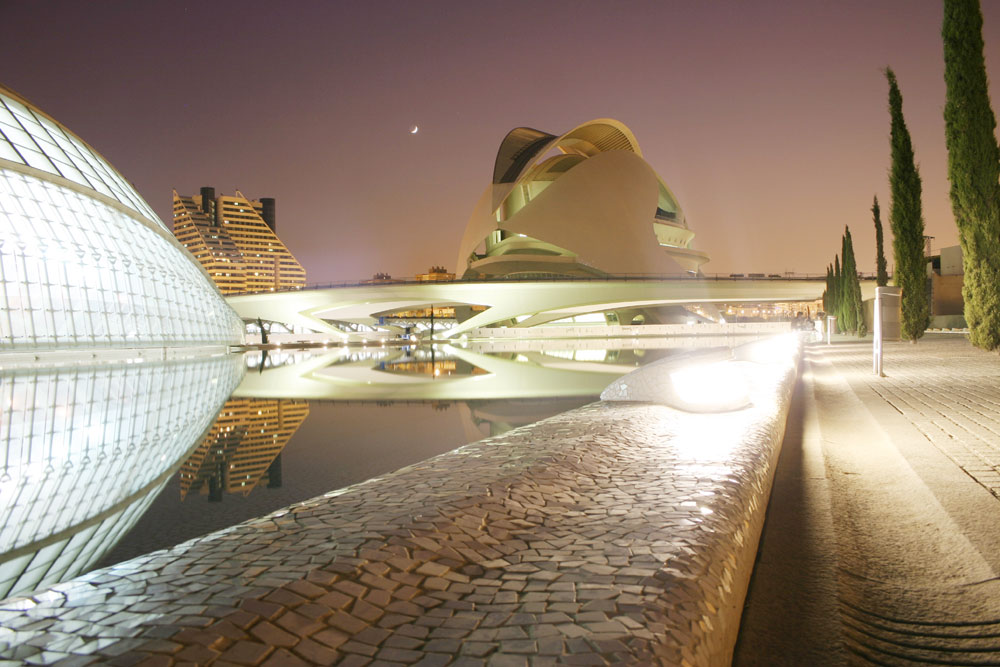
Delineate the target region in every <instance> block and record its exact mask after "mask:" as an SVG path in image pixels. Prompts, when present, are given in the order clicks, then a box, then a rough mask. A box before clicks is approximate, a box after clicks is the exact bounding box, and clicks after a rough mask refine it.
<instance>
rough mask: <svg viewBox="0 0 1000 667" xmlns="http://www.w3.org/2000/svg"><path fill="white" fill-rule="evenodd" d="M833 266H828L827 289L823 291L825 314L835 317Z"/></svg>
mask: <svg viewBox="0 0 1000 667" xmlns="http://www.w3.org/2000/svg"><path fill="white" fill-rule="evenodd" d="M832 303H833V264H827V265H826V289H825V290H823V312H825V313H826V314H827V315H833V309H832V305H831V304H832Z"/></svg>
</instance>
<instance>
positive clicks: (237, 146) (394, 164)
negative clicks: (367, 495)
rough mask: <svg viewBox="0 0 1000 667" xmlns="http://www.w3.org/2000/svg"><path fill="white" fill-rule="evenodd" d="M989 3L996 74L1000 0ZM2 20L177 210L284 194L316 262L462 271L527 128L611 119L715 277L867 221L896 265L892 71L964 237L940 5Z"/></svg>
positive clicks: (119, 155)
mask: <svg viewBox="0 0 1000 667" xmlns="http://www.w3.org/2000/svg"><path fill="white" fill-rule="evenodd" d="M983 10H984V18H985V28H984V33H985V34H984V37H985V40H986V46H987V54H986V56H987V68H988V70H989V71H990V72H993V73H996V72H1000V6H997V5H992V4H989V3H986V5H985V6H984V8H983ZM0 23H2V25H3V29H2V31H0V34H2V39H0V62H2V63H3V64H4V66H3V68H2V75H0V76H2V79H0V80H2V81H3V83H5V84H6V85H8V86H10V87H11V88H13V89H14V90H16V91H18V92H20V93H21V94H23V95H24V96H26V97H27V98H28V99H30V100H32V101H33V102H34V103H35V104H37V105H38V106H40V107H41V108H42V109H43V110H45V111H47V112H48V113H50V114H52V115H53V116H54V117H56V118H57V119H59V120H60V121H62V122H63V123H64V124H65V125H66V126H67V127H69V128H70V129H72V130H73V131H75V132H76V133H77V134H79V135H80V136H81V137H82V138H83V139H84V140H86V141H87V142H89V143H90V144H91V145H93V146H94V147H95V148H96V149H97V150H98V151H100V152H101V153H103V154H104V156H105V157H107V158H108V159H109V160H110V161H111V163H112V164H114V165H115V166H116V167H117V168H118V169H119V170H120V171H121V172H122V173H123V174H124V175H125V176H126V177H127V178H129V179H130V180H131V181H132V182H133V183H135V185H136V187H137V188H138V189H139V192H140V193H141V194H142V195H143V196H144V197H145V198H146V199H147V200H148V201H149V202H150V204H151V205H152V206H153V207H154V208H155V209H156V211H157V212H158V213H159V214H160V215H161V217H163V219H164V220H169V216H170V191H171V188H177V189H178V190H179V191H180V192H182V193H185V194H194V193H196V192H197V190H198V188H199V187H200V186H202V185H213V186H215V187H216V189H217V190H218V191H219V192H231V191H233V190H234V189H235V188H239V189H240V190H242V191H243V192H244V193H245V194H246V195H247V196H249V197H251V198H257V197H268V196H270V197H275V198H276V199H277V213H278V231H279V234H280V236H281V238H282V239H283V240H284V241H285V243H286V244H287V245H288V246H289V248H290V249H291V250H292V252H293V253H294V254H295V255H296V256H297V257H298V258H299V260H300V261H301V262H302V263H303V264H304V265H305V266H306V269H307V271H308V279H309V281H310V282H319V281H332V280H348V279H355V278H364V277H368V276H370V275H371V274H373V273H375V272H376V271H387V272H389V273H392V274H393V275H395V276H408V275H413V274H415V273H419V272H422V271H425V270H426V269H427V268H428V267H430V266H431V265H432V264H444V265H445V266H448V267H452V266H453V264H454V261H455V256H456V254H457V251H458V242H459V240H460V239H461V235H462V231H463V229H464V228H465V224H466V221H467V219H468V216H469V214H470V213H471V211H472V207H473V205H474V204H475V202H476V200H477V199H478V198H479V196H480V194H481V193H482V191H483V188H484V187H485V186H486V185H487V184H488V182H489V179H490V177H491V175H492V168H493V159H494V156H495V153H496V149H497V146H498V144H499V142H500V140H501V139H502V138H503V136H504V134H506V132H507V131H508V130H510V129H511V128H513V127H516V126H519V125H527V126H531V127H536V128H538V129H541V130H545V131H548V132H552V133H562V132H565V131H567V130H569V129H571V128H572V127H574V126H576V125H578V124H580V123H582V122H585V121H587V120H590V119H593V118H598V117H612V118H617V119H618V120H620V121H622V122H624V123H625V124H626V125H628V126H629V127H630V128H632V130H633V131H634V132H635V135H636V137H637V138H638V140H639V144H640V146H641V147H642V150H643V153H644V155H645V157H646V159H647V160H648V161H649V162H650V164H652V166H653V167H654V168H655V169H656V170H657V171H658V172H659V174H660V175H661V176H662V177H663V179H664V180H665V181H666V182H667V184H668V185H669V186H670V187H671V189H672V190H673V191H674V193H675V194H676V195H677V197H678V199H679V200H680V203H681V206H682V207H683V208H684V210H685V213H686V215H687V219H688V223H689V225H690V227H691V228H692V229H693V230H694V231H695V233H696V238H695V246H696V247H697V248H699V249H703V250H705V251H707V252H708V253H709V254H710V255H711V256H712V261H711V262H710V263H709V264H706V265H705V266H704V270H705V271H706V272H707V273H713V272H718V273H727V274H728V273H730V272H737V271H738V272H769V273H770V272H783V271H798V272H814V273H821V272H823V271H824V270H825V267H826V264H827V263H828V262H830V261H832V258H833V255H834V253H836V252H837V251H839V249H840V236H841V234H842V233H843V229H844V225H845V224H849V225H850V226H851V231H852V234H853V236H854V239H855V251H856V254H857V257H858V266H859V268H860V269H861V270H863V271H872V270H874V264H875V260H874V235H873V231H872V224H871V214H870V212H869V208H870V206H871V199H872V195H873V194H878V196H879V200H880V202H881V203H882V204H883V222H884V223H885V226H886V231H887V244H888V243H890V240H889V236H888V207H889V187H888V178H887V171H888V167H889V139H888V134H889V115H888V111H887V109H886V105H887V86H886V82H885V79H884V77H883V75H882V73H881V69H882V68H883V67H885V66H886V65H890V66H891V67H893V69H894V70H895V71H896V74H897V77H898V79H899V83H900V88H901V90H902V93H903V105H904V106H903V111H904V114H905V116H906V120H907V123H908V125H909V128H910V131H911V134H912V136H913V143H914V148H915V151H916V155H917V161H918V164H919V166H920V173H921V176H922V177H923V184H924V197H923V204H924V217H925V220H926V226H927V232H926V233H928V234H930V235H933V236H935V237H936V239H935V242H934V243H935V247H940V246H944V245H953V244H955V243H957V234H956V231H955V226H954V222H953V219H952V214H951V206H950V203H949V200H948V181H947V154H946V151H945V146H944V124H943V120H942V115H941V112H942V108H943V105H944V92H945V91H944V82H943V63H942V56H941V50H942V47H941V38H940V24H941V6H940V3H938V2H933V1H931V0H920V1H916V2H915V1H913V0H899V1H893V2H889V1H880V0H866V1H854V0H839V1H838V2H831V1H829V0H822V1H819V0H817V1H806V0H797V1H795V2H791V1H789V0H781V1H777V0H775V1H762V0H755V1H754V2H735V1H733V2H686V1H685V2H681V1H675V2H663V1H658V2H610V1H608V2H538V1H535V2H530V3H528V2H523V3H519V2H487V1H478V0H477V1H475V2H468V1H467V0H463V1H460V2H413V1H410V2H378V1H372V2H346V1H345V2H335V1H333V0H330V1H323V2H320V1H302V0H299V1H296V2H291V3H278V2H262V1H258V2H253V1H241V2H234V1H219V0H213V1H212V2H189V3H182V2H162V1H153V0H144V1H142V2H135V1H133V0H115V1H111V0H104V1H102V2H94V3H90V2H87V3H84V2H79V1H78V0H74V1H61V2H55V1H53V2H4V3H2V4H0ZM412 124H417V125H419V126H420V132H419V133H418V134H416V135H410V134H409V133H408V130H409V128H410V126H411V125H412ZM889 248H890V249H888V250H887V254H888V255H889V260H890V265H891V262H892V259H891V246H889Z"/></svg>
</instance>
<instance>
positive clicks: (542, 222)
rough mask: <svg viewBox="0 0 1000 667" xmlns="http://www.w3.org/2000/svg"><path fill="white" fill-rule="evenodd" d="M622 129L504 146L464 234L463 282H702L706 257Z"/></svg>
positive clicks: (535, 134)
mask: <svg viewBox="0 0 1000 667" xmlns="http://www.w3.org/2000/svg"><path fill="white" fill-rule="evenodd" d="M693 239H694V232H692V231H691V230H690V229H689V228H688V226H687V222H686V221H685V219H684V212H683V211H682V210H681V207H680V205H679V204H678V203H677V199H676V198H675V197H674V195H673V193H672V192H671V191H670V189H669V188H668V187H667V186H666V184H665V183H664V182H663V180H662V179H661V178H660V177H659V176H657V174H656V172H655V171H653V169H652V167H650V166H649V164H648V163H647V162H646V161H645V160H644V159H643V157H642V151H641V150H640V149H639V144H638V143H637V142H636V139H635V136H634V135H633V134H632V132H631V130H629V129H628V128H627V127H626V126H625V125H624V124H622V123H620V122H618V121H616V120H611V119H608V118H602V119H598V120H593V121H590V122H588V123H584V124H583V125H580V126H579V127H576V128H574V129H573V130H570V131H569V132H567V133H565V134H562V135H559V136H557V135H554V134H549V133H547V132H542V131H539V130H535V129H532V128H528V127H519V128H515V129H513V130H511V131H510V132H509V133H508V134H507V136H506V137H504V139H503V141H502V142H501V143H500V149H499V150H498V151H497V156H496V160H495V162H494V167H493V180H492V182H491V183H490V185H489V186H487V188H486V191H485V192H484V193H483V195H482V197H481V198H480V200H479V203H478V204H477V205H476V208H475V210H474V211H473V213H472V216H471V217H470V219H469V222H468V224H467V226H466V229H465V233H464V235H463V237H462V242H461V246H460V248H459V254H458V260H457V262H456V265H457V266H456V270H455V273H456V274H458V275H461V276H464V277H465V278H490V277H520V278H544V277H551V276H607V275H626V274H636V273H641V274H681V273H692V274H696V273H698V271H699V267H700V266H701V265H702V264H703V263H705V262H707V261H708V255H706V254H705V253H703V252H700V251H697V250H695V249H693V248H692V247H691V242H692V240H693Z"/></svg>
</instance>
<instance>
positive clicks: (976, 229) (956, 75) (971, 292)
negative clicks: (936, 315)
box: [941, 0, 1000, 350]
mask: <svg viewBox="0 0 1000 667" xmlns="http://www.w3.org/2000/svg"><path fill="white" fill-rule="evenodd" d="M941 36H942V37H943V38H944V80H945V84H946V86H947V97H946V99H945V105H944V122H945V140H946V144H947V146H948V180H949V181H951V207H952V210H953V211H954V213H955V223H956V225H957V226H958V235H959V241H960V242H961V245H962V264H963V268H964V271H965V276H964V283H963V285H962V296H963V298H964V300H965V322H966V324H968V326H969V340H970V341H972V344H973V345H976V346H978V347H982V348H985V349H987V350H993V349H996V348H997V347H998V346H1000V186H998V180H997V179H998V177H1000V148H998V147H997V140H996V136H995V135H994V129H995V128H996V117H995V116H994V115H993V109H992V107H991V106H990V97H989V89H988V84H987V80H986V63H985V61H984V60H983V16H982V13H981V12H980V9H979V2H978V0H945V3H944V23H943V25H942V28H941Z"/></svg>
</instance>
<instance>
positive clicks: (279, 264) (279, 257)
mask: <svg viewBox="0 0 1000 667" xmlns="http://www.w3.org/2000/svg"><path fill="white" fill-rule="evenodd" d="M275 229H276V215H275V203H274V200H273V199H269V198H262V199H259V200H250V199H247V198H246V197H245V196H244V195H243V193H242V192H240V191H239V190H237V191H236V194H235V195H221V196H219V197H216V196H215V188H210V187H204V188H202V189H201V194H198V195H194V196H193V197H188V196H185V195H180V194H178V193H177V191H176V190H174V235H175V236H176V237H177V239H178V240H179V241H180V242H181V243H182V244H184V247H185V248H187V249H188V250H189V251H190V252H191V254H192V255H194V257H195V259H197V260H198V261H199V262H200V263H201V265H202V266H203V267H205V270H206V271H208V274H209V275H210V276H211V277H212V280H214V281H215V284H216V285H218V286H219V289H220V290H221V291H222V293H223V294H237V293H240V292H274V291H276V290H285V289H294V288H296V287H303V286H304V285H305V284H306V271H305V269H304V268H302V265H301V264H299V262H298V260H296V259H295V257H294V256H293V255H292V253H291V252H290V251H289V250H288V248H287V247H285V244H284V243H282V242H281V239H279V238H278V236H277V234H276V233H275Z"/></svg>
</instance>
